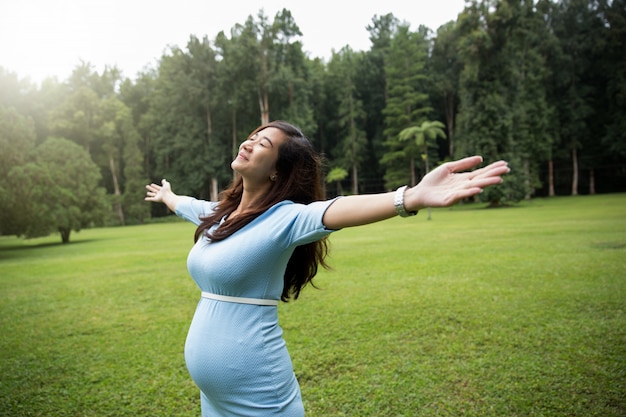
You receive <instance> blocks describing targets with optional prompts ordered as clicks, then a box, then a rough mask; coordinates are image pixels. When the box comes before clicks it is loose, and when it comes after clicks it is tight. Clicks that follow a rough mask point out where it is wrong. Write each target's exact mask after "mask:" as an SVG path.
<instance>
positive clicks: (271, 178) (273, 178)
mask: <svg viewBox="0 0 626 417" xmlns="http://www.w3.org/2000/svg"><path fill="white" fill-rule="evenodd" d="M277 178H278V176H277V175H276V174H273V175H272V176H271V177H270V180H272V181H276V179H277Z"/></svg>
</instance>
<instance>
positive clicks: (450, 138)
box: [445, 94, 454, 158]
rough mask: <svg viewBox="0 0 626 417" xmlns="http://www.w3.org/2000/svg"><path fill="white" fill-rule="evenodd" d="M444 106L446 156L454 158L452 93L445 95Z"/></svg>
mask: <svg viewBox="0 0 626 417" xmlns="http://www.w3.org/2000/svg"><path fill="white" fill-rule="evenodd" d="M445 108H446V124H447V127H448V154H449V155H448V156H450V158H454V94H448V95H447V98H446V106H445Z"/></svg>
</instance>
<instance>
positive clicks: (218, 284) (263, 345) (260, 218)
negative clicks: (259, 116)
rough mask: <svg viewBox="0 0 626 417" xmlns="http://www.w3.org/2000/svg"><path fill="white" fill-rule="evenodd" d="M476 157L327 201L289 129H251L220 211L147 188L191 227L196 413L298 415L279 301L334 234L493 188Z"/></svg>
mask: <svg viewBox="0 0 626 417" xmlns="http://www.w3.org/2000/svg"><path fill="white" fill-rule="evenodd" d="M481 161H482V159H481V157H479V156H474V157H469V158H465V159H461V160H458V161H454V162H449V163H446V164H443V165H441V166H439V167H438V168H437V169H435V170H433V171H431V172H430V173H429V174H428V175H427V176H425V177H424V178H423V180H422V181H421V182H420V183H419V184H418V185H416V186H415V187H412V188H407V187H406V186H403V187H400V188H398V190H396V191H395V192H389V193H381V194H369V195H355V196H347V197H338V198H335V199H332V200H324V196H323V194H322V188H321V184H322V183H321V180H322V179H321V172H320V157H319V155H317V154H316V152H315V151H314V149H313V147H312V145H311V143H310V142H309V140H308V139H307V138H306V137H305V136H304V135H303V134H302V132H301V131H300V130H299V129H298V128H296V127H295V126H293V125H291V124H289V123H286V122H282V121H275V122H271V123H269V124H266V125H263V126H260V127H258V128H257V129H256V130H255V131H254V132H252V133H251V134H250V136H249V137H248V138H247V139H246V140H245V141H244V142H243V143H242V144H241V146H240V147H239V154H238V155H237V157H236V158H235V160H234V161H233V162H232V164H231V167H232V169H233V170H234V171H235V172H236V173H237V177H236V179H235V180H234V181H233V183H232V184H231V185H230V187H229V188H228V189H226V190H225V191H223V192H222V193H221V194H220V198H219V201H216V202H208V201H201V200H197V199H195V198H192V197H188V196H180V195H177V194H175V193H174V192H173V191H172V188H171V186H170V184H169V182H167V181H166V180H163V181H162V182H161V184H160V185H159V184H150V185H147V186H146V189H147V196H146V200H147V201H152V202H159V203H164V204H166V205H167V206H168V207H169V208H170V209H171V210H172V211H174V212H175V213H176V214H177V215H178V216H181V217H183V218H184V219H186V220H188V221H190V222H192V223H194V224H196V225H197V229H196V232H195V245H194V246H193V248H192V249H191V251H190V253H189V257H188V259H187V267H188V270H189V273H190V275H191V277H192V278H193V279H194V281H195V282H196V283H197V285H198V287H199V288H200V291H201V294H202V297H201V299H200V302H199V303H198V306H197V309H196V312H195V315H194V318H193V320H192V323H191V327H190V329H189V333H188V335H187V341H186V344H185V361H186V363H187V368H188V369H189V373H190V374H191V377H192V378H193V380H194V381H195V383H196V384H197V385H198V387H199V388H200V391H201V407H202V415H203V416H205V417H208V416H247V417H251V416H264V417H266V416H282V417H291V416H293V417H302V416H304V408H303V405H302V399H301V396H300V388H299V385H298V382H297V380H296V377H295V375H294V371H293V368H292V364H291V359H290V357H289V354H288V352H287V349H286V346H285V341H284V340H283V337H282V329H281V328H280V326H279V325H278V308H277V305H278V302H279V300H282V301H288V300H289V299H295V298H298V295H299V294H300V291H301V290H302V288H303V287H304V286H305V285H306V284H307V283H309V282H310V281H311V280H312V279H313V277H314V276H315V274H316V273H317V268H318V266H319V265H322V266H325V265H326V264H325V262H324V259H325V257H326V255H327V246H326V238H327V236H328V235H329V234H330V233H332V232H333V231H336V230H340V229H343V228H346V227H351V226H359V225H364V224H368V223H372V222H377V221H381V220H384V219H388V218H391V217H393V216H397V215H399V216H403V217H407V216H412V215H414V214H416V213H417V211H419V210H420V209H422V208H425V207H444V206H450V205H452V204H454V203H456V202H457V201H459V200H460V199H463V198H467V197H471V196H473V195H475V194H477V193H479V192H480V191H481V190H482V188H484V187H487V186H490V185H495V184H498V183H500V182H501V181H502V179H501V176H502V175H503V174H505V173H507V172H508V171H509V168H508V166H507V164H506V162H504V161H499V162H494V163H492V164H490V165H488V166H486V167H484V168H480V169H476V170H474V171H471V172H467V170H469V169H471V168H473V167H475V166H476V165H478V164H479V163H480V162H481Z"/></svg>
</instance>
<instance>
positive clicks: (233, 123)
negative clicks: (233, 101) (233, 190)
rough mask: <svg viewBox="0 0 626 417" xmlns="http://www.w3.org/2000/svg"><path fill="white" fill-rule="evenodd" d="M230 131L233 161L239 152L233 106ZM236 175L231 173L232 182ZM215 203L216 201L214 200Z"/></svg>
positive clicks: (235, 116)
mask: <svg viewBox="0 0 626 417" xmlns="http://www.w3.org/2000/svg"><path fill="white" fill-rule="evenodd" d="M231 123H232V131H233V137H232V139H233V154H232V157H231V159H232V160H234V159H235V158H236V157H237V152H239V146H238V144H237V109H236V108H235V107H234V106H233V114H232V119H231ZM236 176H237V173H236V172H235V171H233V180H235V178H236ZM215 201H217V200H215Z"/></svg>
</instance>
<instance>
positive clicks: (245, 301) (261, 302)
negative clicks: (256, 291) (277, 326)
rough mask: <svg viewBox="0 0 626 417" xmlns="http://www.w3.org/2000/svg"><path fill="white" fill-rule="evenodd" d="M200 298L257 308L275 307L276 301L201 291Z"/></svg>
mask: <svg viewBox="0 0 626 417" xmlns="http://www.w3.org/2000/svg"><path fill="white" fill-rule="evenodd" d="M202 298H210V299H211V300H218V301H226V302H228V303H239V304H254V305H259V306H277V305H278V300H270V299H267V298H246V297H231V296H229V295H219V294H213V293H210V292H206V291H202Z"/></svg>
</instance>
